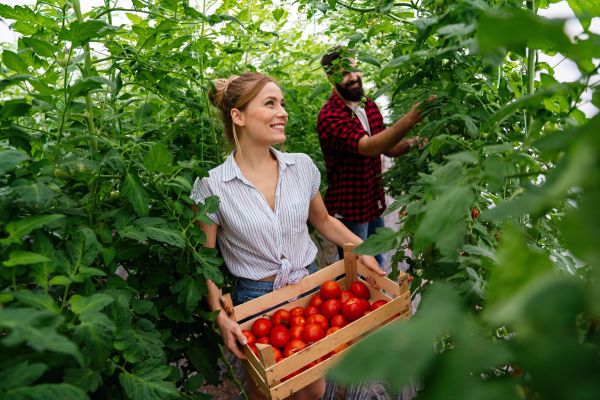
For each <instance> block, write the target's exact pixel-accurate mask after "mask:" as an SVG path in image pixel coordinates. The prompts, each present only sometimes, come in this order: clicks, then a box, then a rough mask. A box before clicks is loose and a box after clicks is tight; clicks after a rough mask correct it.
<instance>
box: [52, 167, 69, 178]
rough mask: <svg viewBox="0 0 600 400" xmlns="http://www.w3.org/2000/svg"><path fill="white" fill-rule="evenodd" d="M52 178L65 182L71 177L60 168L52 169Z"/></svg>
mask: <svg viewBox="0 0 600 400" xmlns="http://www.w3.org/2000/svg"><path fill="white" fill-rule="evenodd" d="M54 177H55V178H58V179H64V180H67V179H69V178H70V177H71V175H69V174H68V172H67V171H65V170H64V169H62V168H54Z"/></svg>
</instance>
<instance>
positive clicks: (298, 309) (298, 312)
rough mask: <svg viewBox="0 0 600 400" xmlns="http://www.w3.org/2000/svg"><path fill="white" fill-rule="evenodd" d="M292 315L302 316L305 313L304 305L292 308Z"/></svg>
mask: <svg viewBox="0 0 600 400" xmlns="http://www.w3.org/2000/svg"><path fill="white" fill-rule="evenodd" d="M290 315H291V316H292V317H301V316H303V315H304V307H301V306H298V307H294V308H292V309H291V310H290Z"/></svg>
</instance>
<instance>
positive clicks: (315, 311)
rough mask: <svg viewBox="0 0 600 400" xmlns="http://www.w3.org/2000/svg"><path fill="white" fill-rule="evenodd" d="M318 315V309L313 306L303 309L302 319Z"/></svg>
mask: <svg viewBox="0 0 600 400" xmlns="http://www.w3.org/2000/svg"><path fill="white" fill-rule="evenodd" d="M318 313H319V309H318V308H317V307H315V306H313V305H310V306H306V308H305V309H304V318H308V317H310V316H311V315H315V314H318Z"/></svg>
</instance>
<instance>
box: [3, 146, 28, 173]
mask: <svg viewBox="0 0 600 400" xmlns="http://www.w3.org/2000/svg"><path fill="white" fill-rule="evenodd" d="M25 160H29V156H28V155H27V154H25V152H23V151H21V150H13V149H8V150H4V151H1V152H0V176H1V175H4V174H6V173H8V172H10V171H12V170H13V169H15V168H17V167H18V166H19V164H21V163H22V162H23V161H25Z"/></svg>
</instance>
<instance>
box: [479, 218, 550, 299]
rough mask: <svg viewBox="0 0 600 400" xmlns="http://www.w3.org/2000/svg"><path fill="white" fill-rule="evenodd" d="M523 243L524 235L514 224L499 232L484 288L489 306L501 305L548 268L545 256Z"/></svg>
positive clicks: (548, 262)
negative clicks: (495, 256) (494, 262)
mask: <svg viewBox="0 0 600 400" xmlns="http://www.w3.org/2000/svg"><path fill="white" fill-rule="evenodd" d="M526 243H527V241H526V238H525V235H524V234H523V233H522V232H521V231H519V230H518V229H516V228H515V227H510V226H509V227H507V228H506V229H505V230H504V232H503V233H502V244H501V246H500V249H499V250H498V265H497V266H493V267H492V269H491V271H490V278H489V281H488V287H487V299H488V303H489V305H490V306H491V307H494V306H495V305H498V304H500V305H502V303H503V302H504V301H506V299H508V298H510V297H511V296H512V295H514V294H517V293H518V292H519V291H520V290H521V289H523V288H524V287H525V286H527V285H528V284H529V282H531V281H533V280H534V279H536V278H537V277H539V276H540V275H543V274H545V273H548V272H550V271H552V263H551V262H550V259H549V258H548V256H547V255H545V254H543V253H542V252H540V251H539V250H535V249H533V248H531V247H530V246H528V245H527V244H526Z"/></svg>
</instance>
